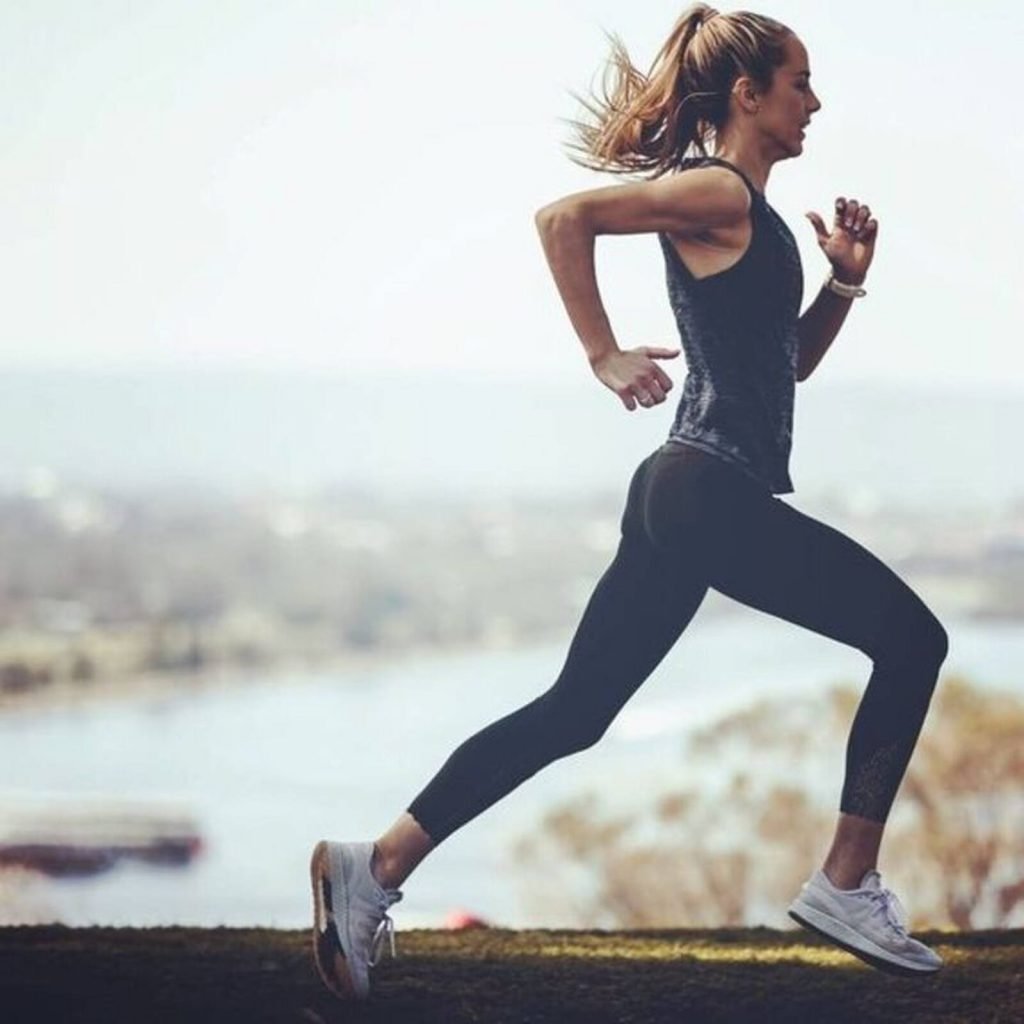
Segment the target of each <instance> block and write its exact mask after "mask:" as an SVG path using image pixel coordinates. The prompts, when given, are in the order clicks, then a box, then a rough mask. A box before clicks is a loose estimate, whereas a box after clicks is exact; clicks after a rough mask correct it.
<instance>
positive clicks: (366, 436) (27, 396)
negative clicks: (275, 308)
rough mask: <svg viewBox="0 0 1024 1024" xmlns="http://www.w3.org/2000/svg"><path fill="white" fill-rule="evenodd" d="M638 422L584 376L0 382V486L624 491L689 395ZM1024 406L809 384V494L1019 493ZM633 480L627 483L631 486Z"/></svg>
mask: <svg viewBox="0 0 1024 1024" xmlns="http://www.w3.org/2000/svg"><path fill="white" fill-rule="evenodd" d="M675 377H676V378H677V380H676V390H675V391H673V392H672V393H671V394H670V396H669V400H668V401H666V402H665V403H664V404H663V405H661V406H659V407H658V408H656V409H653V410H637V411H636V412H634V413H628V412H626V410H625V409H624V408H623V407H622V406H621V404H620V403H619V401H618V399H616V398H615V397H614V396H613V395H612V394H611V392H609V391H607V389H605V388H604V387H603V386H601V385H600V384H599V383H598V382H597V381H596V380H594V379H593V378H590V377H588V376H587V374H586V373H585V372H584V371H583V370H581V372H580V374H579V376H578V377H577V378H574V379H573V380H571V381H569V380H565V381H562V380H559V381H552V380H540V381H536V382H534V381H530V382H527V381H524V380H521V379H510V378H502V377H501V376H496V375H495V376H480V375H471V374H453V373H440V372H439V373H431V374H425V373H414V372H407V373H393V372H392V373H387V374H383V373H376V374H368V373H366V372H363V371H360V372H358V373H353V374H352V375H351V376H349V377H345V376H340V375H335V376H331V375H328V374H322V375H315V374H312V373H293V374H285V373H271V372H257V371H229V370H216V371H209V370H207V371H194V372H193V371H189V370H173V371H170V370H167V371H156V370H151V371H110V372H102V371H90V372H85V371H48V370H39V371H28V370H17V371H12V370H8V371H3V372H0V428H2V429H0V485H2V486H5V487H9V486H16V485H20V484H21V483H22V482H23V480H24V478H25V474H26V473H27V472H28V471H29V470H30V469H31V468H32V467H33V466H40V465H42V466H46V467H49V468H50V469H52V470H54V471H55V472H56V473H57V474H58V475H59V476H61V477H67V478H70V479H73V480H78V481H82V482H88V483H92V484H98V485H106V486H111V487H117V488H121V487H132V488H134V487H149V486H160V485H172V486H179V485H182V484H184V483H192V484H195V485H197V486H200V487H204V488H205V487H210V486H216V487H223V488H227V489H232V490H233V489H238V488H245V489H248V488H252V487H263V486H276V487H282V488H286V489H292V488H297V489H304V488H319V487H322V486H331V485H335V486H355V487H369V488H387V489H389V490H394V489H405V488H412V489H420V488H427V489H430V490H439V491H444V492H448V493H451V492H459V491H463V490H493V491H497V492H501V491H514V492H517V493H520V494H523V493H531V492H532V493H536V494H552V495H554V494H557V493H565V492H570V491H575V492H578V491H580V490H604V491H614V492H619V491H622V490H623V488H624V484H625V482H626V480H624V475H625V474H628V473H629V471H630V470H631V469H632V467H633V466H634V465H635V464H636V462H637V461H638V460H639V459H640V458H641V457H643V455H645V454H647V452H649V451H650V450H652V449H653V448H654V447H655V446H656V445H657V444H658V443H660V442H661V441H662V440H663V439H664V437H665V435H666V433H667V431H668V428H669V425H670V423H671V419H672V414H673V411H674V407H675V401H676V398H677V396H678V394H679V390H678V388H679V387H680V386H681V378H682V373H681V368H680V370H679V371H677V373H676V374H675ZM1022 397H1024V394H1018V393H1014V392H1012V391H1008V392H1003V393H984V392H977V391H974V392H968V393H959V394H954V393H951V392H939V391H935V392H926V391H919V392H909V391H907V390H905V389H902V388H885V387H880V386H877V385H873V384H855V385H838V384H830V383H820V382H817V381H814V380H811V381H808V382H806V383H805V384H802V385H798V388H797V406H796V413H795V418H796V428H795V443H794V450H793V459H792V465H791V470H792V476H793V480H794V483H795V485H796V495H795V497H797V498H813V497H815V496H817V495H819V494H823V493H825V492H849V491H851V489H852V490H853V491H855V492H856V493H858V494H861V495H866V496H868V497H870V496H872V495H875V496H878V497H882V498H886V499H888V500H893V501H899V502H901V503H905V504H908V505H914V504H918V503H926V502H942V503H946V504H950V503H956V504H962V505H979V506H983V505H988V504H992V503H999V504H1001V503H1003V502H1005V501H1007V500H1009V499H1011V498H1013V497H1024V480H1022V479H1021V477H1020V474H1019V472H1017V471H1016V469H1015V467H1016V466H1018V465H1019V451H1018V446H1019V439H1020V438H1021V437H1022V436H1024V401H1022ZM626 479H627V480H628V477H627V478H626Z"/></svg>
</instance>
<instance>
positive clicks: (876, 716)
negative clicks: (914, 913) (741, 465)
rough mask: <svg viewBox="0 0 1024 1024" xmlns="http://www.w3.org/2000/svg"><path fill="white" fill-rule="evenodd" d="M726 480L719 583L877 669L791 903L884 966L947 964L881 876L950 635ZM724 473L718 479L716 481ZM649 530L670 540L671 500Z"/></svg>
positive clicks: (907, 968) (816, 526)
mask: <svg viewBox="0 0 1024 1024" xmlns="http://www.w3.org/2000/svg"><path fill="white" fill-rule="evenodd" d="M725 471H726V470H725V468H724V467H723V469H721V470H718V471H716V473H717V475H718V476H719V477H720V478H721V479H720V480H719V483H720V484H721V486H722V488H723V490H724V491H726V492H730V491H731V492H732V500H731V501H727V502H719V507H720V508H721V513H720V518H719V519H718V521H717V522H716V524H715V529H713V530H709V531H707V532H706V533H705V534H704V542H705V546H706V548H707V554H708V565H709V569H708V579H709V582H710V584H711V586H712V587H713V588H714V589H716V590H719V591H720V592H722V593H724V594H727V595H728V596H730V597H732V598H734V599H735V600H738V601H742V602H743V603H744V604H747V605H750V606H751V607H754V608H758V609H760V610H761V611H766V612H769V613H770V614H772V615H776V616H778V617H780V618H783V619H786V620H788V621H790V622H794V623H796V624H798V625H801V626H805V627H806V628H808V629H812V630H814V631H815V632H817V633H821V634H822V635H824V636H828V637H830V638H832V639H834V640H838V641H840V642H842V643H846V644H849V645H851V646H854V647H857V648H858V649H860V650H861V651H863V652H864V653H865V654H867V655H868V656H869V657H870V658H871V660H872V662H873V669H872V672H871V677H870V679H869V681H868V685H867V688H866V690H865V692H864V695H863V697H862V699H861V702H860V705H859V707H858V709H857V713H856V715H855V717H854V721H853V725H852V728H851V730H850V736H849V741H848V743H847V749H846V776H845V780H844V783H843V790H842V796H841V799H840V812H841V813H840V819H839V826H838V828H837V831H836V838H835V842H834V844H833V848H832V850H831V851H830V853H829V857H828V859H827V860H826V863H825V866H824V867H823V868H822V869H821V870H819V871H816V872H814V874H813V875H812V876H811V878H810V879H809V880H808V881H807V882H806V883H805V884H804V886H803V888H802V889H801V892H800V893H799V895H798V896H797V897H796V899H794V900H793V902H792V903H791V904H790V907H789V915H790V916H791V917H792V918H793V919H794V920H796V921H798V922H799V923H800V924H802V925H803V926H805V927H807V928H810V929H812V930H814V931H816V932H818V933H819V934H821V935H823V936H825V937H826V938H828V939H829V940H830V941H832V942H834V943H836V944H837V945H838V946H840V947H842V948H843V949H846V950H847V951H849V952H851V953H853V954H854V955H855V956H858V957H860V958H861V959H862V960H864V961H866V962H867V963H869V964H871V965H872V966H875V967H878V968H880V969H882V970H886V971H891V972H895V973H899V974H912V975H922V974H929V973H931V972H933V971H936V970H938V969H939V968H940V967H941V966H942V958H941V957H940V956H939V955H938V954H937V953H935V951H934V950H932V949H929V948H928V947H927V946H925V945H924V944H923V943H921V942H918V941H917V940H916V939H914V938H912V937H911V936H910V935H909V934H908V933H907V930H906V918H905V915H904V913H903V911H902V908H901V906H900V904H899V900H898V899H896V897H895V896H894V895H893V893H892V892H891V891H890V890H888V889H886V888H884V887H883V886H882V884H881V876H880V875H879V873H878V871H877V869H876V866H875V865H876V863H877V855H878V847H879V843H880V841H881V837H882V830H883V828H884V826H885V822H886V819H887V817H888V814H889V810H890V807H891V805H892V802H893V799H894V797H895V795H896V791H897V789H898V788H899V785H900V782H901V781H902V778H903V774H904V771H905V770H906V766H907V763H908V762H909V760H910V756H911V754H912V752H913V750H914V746H915V745H916V742H917V737H918V734H919V733H920V731H921V727H922V724H923V722H924V719H925V715H926V713H927V710H928V706H929V703H930V700H931V695H932V692H933V690H934V687H935V683H936V679H937V677H938V671H939V667H940V665H941V663H942V661H943V659H944V658H945V656H946V652H947V649H948V638H947V636H946V631H945V630H944V629H943V627H942V625H941V624H940V622H939V620H938V619H937V618H936V617H935V615H934V614H933V613H932V612H931V611H930V610H929V609H928V607H927V606H926V605H925V603H924V602H923V601H922V600H921V599H920V598H919V597H918V596H917V595H916V594H915V593H914V591H913V590H911V588H910V587H909V586H907V584H906V583H905V582H904V581H903V580H902V579H900V577H899V576H898V575H897V574H896V573H895V572H893V571H892V570H891V569H890V568H889V567H888V566H886V565H885V564H884V563H883V562H882V561H881V560H880V559H878V558H877V557H875V555H873V554H871V552H870V551H868V550H867V549H866V548H864V547H862V546H861V545H860V544H858V543H857V542H856V541H854V540H852V539H851V538H849V537H847V536H846V535H845V534H843V533H841V532H840V531H838V530H836V529H834V528H833V527H830V526H827V525H826V524H824V523H821V522H819V521H818V520H816V519H813V518H812V517H810V516H808V515H805V514H804V513H802V512H799V511H798V510H797V509H794V508H793V507H791V506H790V505H788V504H786V503H785V502H783V501H781V500H780V499H778V498H776V497H774V496H773V495H770V494H769V493H768V492H767V491H766V490H761V489H760V488H759V487H758V485H756V484H754V483H752V482H750V481H747V480H743V479H741V478H740V477H739V476H737V475H736V474H735V473H733V474H732V475H730V476H728V478H726V477H725V476H724V475H723V474H724V473H725ZM713 475H716V474H713ZM648 511H649V513H651V515H650V516H649V522H652V523H653V524H654V526H655V530H654V532H655V533H656V534H657V533H659V532H661V533H662V534H663V536H665V537H669V536H671V534H672V531H671V528H669V529H668V530H665V529H664V526H665V523H666V522H667V523H669V524H671V522H672V520H673V518H674V517H675V514H674V512H673V506H672V505H671V504H670V503H668V502H666V501H664V500H662V501H660V502H657V503H656V504H655V506H654V508H653V509H649V510H648Z"/></svg>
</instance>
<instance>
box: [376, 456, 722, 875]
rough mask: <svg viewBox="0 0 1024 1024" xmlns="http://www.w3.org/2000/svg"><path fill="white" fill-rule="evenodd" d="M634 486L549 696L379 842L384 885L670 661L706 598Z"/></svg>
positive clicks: (441, 777) (605, 720) (486, 740)
mask: <svg viewBox="0 0 1024 1024" xmlns="http://www.w3.org/2000/svg"><path fill="white" fill-rule="evenodd" d="M656 455H657V453H652V455H650V456H648V457H647V458H646V459H644V461H643V462H641V464H640V465H639V466H638V467H637V469H636V471H635V473H634V474H633V478H632V480H631V481H630V487H629V494H628V497H627V501H626V508H625V512H624V513H623V516H622V521H621V538H620V541H619V545H618V550H617V551H616V554H615V557H614V558H613V560H612V562H611V564H610V565H609V566H608V568H607V569H606V570H605V572H604V574H603V575H602V577H601V579H600V580H599V581H598V583H597V586H596V588H595V590H594V592H593V594H592V595H591V597H590V599H589V601H588V603H587V605H586V608H585V609H584V612H583V616H582V619H581V621H580V623H579V625H578V627H577V629H576V633H575V636H574V637H573V640H572V643H571V645H570V647H569V651H568V655H567V657H566V660H565V664H564V665H563V667H562V670H561V672H560V673H559V675H558V678H557V679H556V680H555V683H554V684H553V685H552V686H551V688H550V689H548V690H547V691H546V692H544V693H542V694H541V695H540V696H538V697H537V698H535V699H534V700H532V701H530V703H528V704H526V705H524V706H523V707H521V708H519V709H518V710H516V711H513V712H512V713H511V714H509V715H506V716H505V717H503V718H501V719H499V720H498V721H496V722H493V723H492V724H491V725H489V726H487V727H486V728H484V729H482V730H481V731H480V732H478V733H476V734H475V735H473V736H470V737H469V738H468V739H467V740H466V741H465V742H463V743H462V744H461V745H460V746H459V747H458V748H457V749H456V750H455V751H454V752H453V753H452V754H451V756H450V757H449V758H448V760H447V761H446V762H445V764H444V765H443V766H442V767H441V769H440V771H439V772H438V773H437V774H436V775H435V776H434V778H433V779H431V781H430V782H429V783H428V784H427V786H426V787H425V788H424V789H423V790H422V791H421V792H420V794H419V795H418V796H417V797H416V798H415V799H414V800H413V801H412V803H411V804H410V805H409V807H408V810H407V813H405V814H403V815H402V816H401V817H400V818H399V819H398V820H397V821H396V822H395V824H394V825H393V826H392V828H391V829H390V830H389V831H388V832H387V833H385V834H384V835H383V836H381V837H380V839H379V840H378V841H377V851H378V852H377V862H378V863H379V865H380V872H381V877H383V878H384V879H385V880H386V883H387V884H388V885H392V886H394V885H398V884H400V883H401V882H402V881H404V879H405V877H407V876H408V874H409V872H410V871H411V870H412V868H413V867H415V865H416V864H417V863H419V861H420V860H422V858H423V857H424V856H426V854H427V852H429V850H430V849H432V848H433V846H435V845H437V844H438V843H440V842H442V841H443V840H444V839H446V838H447V837H448V836H449V835H451V834H452V832H454V831H455V830H456V829H457V828H459V827H461V826H462V825H464V824H465V823H466V822H468V821H469V820H471V819H472V818H474V817H476V816H477V815H478V814H480V813H481V812H482V811H484V810H485V809H486V808H488V807H490V806H491V805H492V804H494V803H495V802H497V801H498V800H500V799H501V798H502V797H503V796H505V795H506V794H507V793H509V792H510V791H511V790H513V789H515V788H516V787H517V786H518V785H519V784H520V783H521V782H523V781H524V780H526V779H527V778H529V777H530V776H532V775H534V774H535V773H536V772H537V771H539V770H540V769H541V768H543V767H544V766H545V765H547V764H550V763H551V762H552V761H554V760H556V759H558V758H561V757H565V756H566V755H568V754H571V753H574V752H576V751H580V750H584V749H585V748H587V747H590V746H592V745H593V744H595V743H597V741H598V740H599V739H600V738H601V737H602V736H603V735H604V733H605V731H606V729H607V728H608V726H609V724H610V723H611V722H612V720H613V719H614V718H615V716H616V715H617V714H618V712H619V711H620V709H621V708H622V707H623V705H624V704H625V703H626V702H627V701H628V700H629V698H630V697H631V696H632V695H633V693H635V692H636V690H637V689H638V688H639V687H640V685H641V684H642V683H643V682H644V680H645V679H647V677H648V676H649V675H650V674H651V672H652V671H653V670H654V669H655V667H656V666H657V665H658V664H659V662H660V661H661V660H662V659H663V658H664V656H665V655H666V654H667V653H668V651H669V649H670V648H671V647H672V645H673V644H674V643H675V641H676V639H677V638H678V637H679V635H680V633H682V631H683V630H684V629H685V628H686V625H687V624H688V623H689V622H690V620H691V619H692V618H693V616H694V614H695V613H696V611H697V609H698V608H699V607H700V604H701V601H702V600H703V599H704V595H705V594H706V593H707V583H706V582H705V578H704V571H703V568H702V567H701V566H700V564H699V562H698V560H697V559H696V558H695V559H693V560H692V561H687V560H685V559H678V558H676V559H672V560H668V559H666V558H665V557H664V555H663V553H661V552H659V551H657V550H656V549H655V548H654V546H653V545H652V544H651V542H650V539H649V538H648V536H647V534H646V532H645V529H644V523H643V506H644V495H645V482H646V477H647V473H648V471H649V469H650V466H651V464H652V462H653V460H654V458H655V456H656Z"/></svg>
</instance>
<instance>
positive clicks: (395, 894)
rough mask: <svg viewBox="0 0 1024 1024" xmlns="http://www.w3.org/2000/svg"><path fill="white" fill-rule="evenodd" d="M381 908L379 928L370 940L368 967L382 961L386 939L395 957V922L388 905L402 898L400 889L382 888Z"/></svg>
mask: <svg viewBox="0 0 1024 1024" xmlns="http://www.w3.org/2000/svg"><path fill="white" fill-rule="evenodd" d="M379 898H380V909H381V913H382V914H383V917H381V919H380V922H379V923H378V925H377V930H376V931H375V932H374V933H373V938H372V939H371V940H370V955H369V957H368V958H367V960H366V965H367V966H368V967H376V966H377V964H378V962H379V961H380V955H381V953H382V952H383V949H384V940H385V939H387V940H388V943H389V945H390V948H391V956H392V958H394V957H395V955H396V954H395V922H394V921H392V920H391V917H390V915H389V914H388V907H390V906H391V904H392V903H397V902H398V901H399V900H400V899H401V898H402V893H401V890H399V889H382V890H381V893H380V897H379Z"/></svg>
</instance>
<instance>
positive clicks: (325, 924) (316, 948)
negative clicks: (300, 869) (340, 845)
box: [309, 839, 363, 1000]
mask: <svg viewBox="0 0 1024 1024" xmlns="http://www.w3.org/2000/svg"><path fill="white" fill-rule="evenodd" d="M330 868H331V861H330V853H329V850H328V847H327V842H326V840H323V839H321V840H320V842H318V843H317V844H316V846H314V847H313V855H312V856H311V857H310V860H309V876H310V881H311V883H312V887H313V965H314V966H315V967H316V972H317V974H318V975H319V976H320V980H321V981H322V982H323V983H324V985H325V986H326V987H327V988H328V989H329V990H330V991H331V992H332V993H333V994H334V995H335V996H337V997H338V998H339V999H345V1000H349V999H361V998H363V997H362V996H360V995H359V993H358V992H357V991H356V988H355V985H354V984H353V982H352V975H351V973H350V971H349V969H348V961H347V960H346V958H345V952H344V950H343V949H342V945H341V938H340V937H339V935H338V929H337V925H336V923H335V920H334V915H333V913H332V910H333V906H334V904H333V902H332V899H331V896H332V893H331V870H330Z"/></svg>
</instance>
